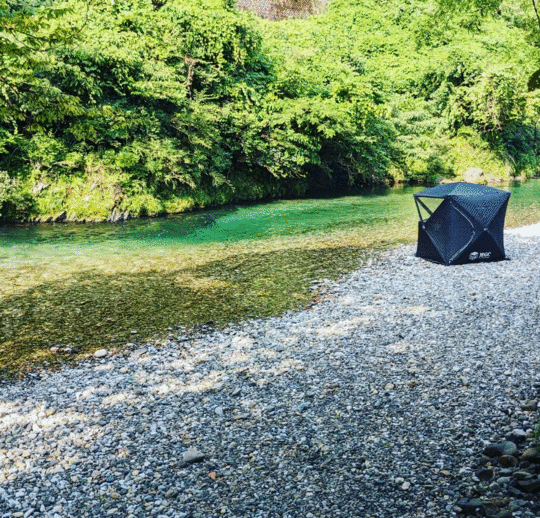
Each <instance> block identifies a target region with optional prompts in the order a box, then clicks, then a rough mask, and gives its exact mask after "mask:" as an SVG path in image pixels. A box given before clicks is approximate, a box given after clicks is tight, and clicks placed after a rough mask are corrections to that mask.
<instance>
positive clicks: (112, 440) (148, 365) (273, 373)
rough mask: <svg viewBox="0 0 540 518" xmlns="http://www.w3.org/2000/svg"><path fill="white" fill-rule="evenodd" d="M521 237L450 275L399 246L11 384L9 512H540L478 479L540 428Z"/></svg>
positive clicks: (3, 396) (4, 450) (0, 445)
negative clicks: (200, 324) (229, 312)
mask: <svg viewBox="0 0 540 518" xmlns="http://www.w3.org/2000/svg"><path fill="white" fill-rule="evenodd" d="M505 240H506V243H505V244H506V252H507V255H508V256H509V258H510V260H509V261H502V262H497V263H484V264H471V265H465V266H452V267H446V266H442V265H437V264H432V263H430V262H427V261H424V260H422V259H418V258H416V257H415V256H414V253H415V247H414V246H412V245H407V246H400V247H398V248H395V249H392V250H390V251H388V252H385V253H383V254H382V256H381V258H380V260H379V261H376V262H373V264H369V265H364V266H363V267H362V268H361V269H359V270H358V271H355V272H353V273H351V274H349V275H347V276H346V277H343V278H342V279H340V280H339V281H337V282H322V283H319V284H318V285H316V284H314V290H317V291H318V297H317V300H316V302H314V303H313V304H312V305H311V306H310V307H309V308H307V309H305V310H302V311H298V312H287V313H286V314H284V315H283V316H281V317H279V318H268V319H261V320H252V321H248V322H244V323H242V324H239V325H231V326H229V327H228V328H227V329H225V330H220V331H208V332H204V333H202V332H201V333H198V334H193V335H189V336H181V335H180V336H178V334H174V333H171V336H170V339H169V340H165V341H164V343H163V344H160V345H158V344H145V345H140V344H139V345H137V346H135V345H133V346H132V347H128V348H127V349H126V350H125V351H124V352H123V353H120V354H117V355H114V356H105V357H103V358H97V359H92V360H91V361H86V362H81V363H80V364H78V365H77V366H76V367H65V368H64V369H63V370H61V371H60V372H52V373H42V374H40V375H39V376H36V377H35V378H30V377H29V378H24V379H22V380H20V381H17V382H14V383H9V384H4V385H1V386H0V517H12V516H13V517H24V518H28V517H30V516H32V517H38V516H39V517H51V518H64V517H66V518H67V517H77V518H78V517H107V516H112V517H132V516H133V517H157V518H163V517H171V518H197V517H217V516H223V517H231V518H232V517H243V516H250V517H261V518H262V517H268V518H270V517H276V518H278V517H279V518H297V517H298V518H314V517H317V518H322V517H325V518H333V517H363V518H364V517H365V518H369V517H372V518H384V517H389V518H409V517H410V518H412V517H415V518H419V517H443V516H460V514H459V513H463V512H470V513H472V514H474V512H480V513H486V514H488V512H487V511H486V510H480V511H474V510H473V511H468V510H467V509H463V508H460V507H459V505H456V504H458V503H459V502H460V501H461V502H463V498H465V497H473V496H475V495H480V497H481V498H490V497H492V496H497V495H498V496H499V501H498V503H497V505H496V506H495V507H497V506H499V507H497V509H495V511H493V513H492V514H490V516H496V515H500V516H503V514H501V513H504V512H506V513H507V514H506V516H521V517H523V518H533V517H540V505H539V504H538V495H536V494H534V493H530V494H528V493H522V492H520V490H519V489H518V488H517V487H515V488H514V491H513V493H512V494H507V493H504V494H502V496H501V491H502V490H503V489H504V487H503V486H504V483H505V482H508V480H509V479H510V477H509V476H506V479H508V480H504V481H502V482H501V481H500V480H498V479H495V480H493V477H495V471H497V470H498V469H499V468H500V466H499V465H498V464H497V462H498V461H497V460H496V459H495V460H493V461H492V463H493V466H494V470H495V471H494V472H493V474H492V475H493V477H487V478H486V476H487V475H489V474H490V473H489V472H488V473H487V475H486V474H485V473H484V476H483V477H482V478H481V479H479V478H478V476H477V473H478V467H479V465H480V464H482V465H484V466H486V465H487V467H484V469H487V470H489V469H490V464H489V462H487V461H486V457H485V456H482V453H485V449H486V447H487V446H488V445H489V444H491V443H497V441H500V440H502V439H504V438H505V436H506V435H507V434H508V433H514V434H518V435H519V436H520V437H522V438H523V437H526V436H527V435H529V436H530V435H531V434H532V430H533V429H534V426H535V424H536V422H537V419H538V417H537V413H536V412H535V411H534V408H535V407H534V401H535V400H536V399H537V397H538V391H539V390H540V304H539V303H540V237H534V236H533V237H522V236H519V235H516V234H512V235H511V234H507V235H506V239H505ZM527 405H528V406H527ZM517 460H518V462H519V459H517ZM531 466H532V467H531ZM535 466H536V465H535V464H534V463H532V464H530V465H529V463H523V462H521V468H522V471H524V472H525V473H528V475H527V477H529V478H530V479H534V480H536V479H537V478H538V474H537V471H535V469H536V467H535ZM516 469H517V468H516ZM499 474H500V473H499ZM503 474H504V473H503ZM506 474H507V475H508V473H506ZM524 477H525V476H524ZM535 477H536V478H535ZM499 478H504V477H499ZM478 488H480V489H481V491H480V492H478ZM499 490H500V491H499ZM503 497H504V498H503ZM460 499H461V500H460ZM497 513H498V514H497ZM508 513H510V514H508Z"/></svg>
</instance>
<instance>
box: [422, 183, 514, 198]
mask: <svg viewBox="0 0 540 518" xmlns="http://www.w3.org/2000/svg"><path fill="white" fill-rule="evenodd" d="M414 196H417V197H421V198H446V197H447V196H474V197H477V196H482V197H496V198H505V197H507V196H510V193H509V192H507V191H502V190H501V189H495V188H494V187H487V186H486V185H478V184H475V183H467V182H455V183H447V184H443V185H437V187H431V188H430V189H425V190H423V191H420V192H417V193H415V194H414Z"/></svg>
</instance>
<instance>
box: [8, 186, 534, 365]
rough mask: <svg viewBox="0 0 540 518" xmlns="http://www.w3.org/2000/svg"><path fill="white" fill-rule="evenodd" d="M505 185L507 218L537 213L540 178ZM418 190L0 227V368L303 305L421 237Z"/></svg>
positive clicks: (514, 220) (518, 221)
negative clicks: (386, 251) (110, 220)
mask: <svg viewBox="0 0 540 518" xmlns="http://www.w3.org/2000/svg"><path fill="white" fill-rule="evenodd" d="M508 189H510V190H511V191H512V197H511V199H510V204H509V209H508V215H507V225H508V226H522V225H527V224H531V223H536V222H538V221H540V180H533V181H529V182H527V183H525V184H523V185H515V186H510V187H508ZM418 190H422V188H420V187H416V188H410V187H409V188H397V189H373V190H369V191H364V192H363V193H362V194H359V195H355V196H343V197H335V198H330V199H303V200H285V201H277V202H272V203H267V204H258V205H252V206H240V207H226V208H222V209H218V210H212V211H205V212H200V213H194V214H185V215H179V216H174V217H169V218H162V219H151V220H137V221H128V222H125V223H121V224H86V225H77V224H56V225H36V226H30V225H27V226H13V227H0V369H4V370H5V371H6V372H8V371H12V370H13V369H14V368H16V369H18V370H20V369H21V368H24V365H27V366H29V367H31V366H32V365H34V366H35V365H36V364H40V363H43V362H45V363H54V362H56V361H57V360H58V358H59V355H58V354H51V352H50V350H49V349H50V347H52V346H60V347H64V346H69V347H74V348H75V349H76V350H77V351H78V354H79V355H82V354H85V353H88V352H92V351H93V350H95V349H97V348H100V347H115V346H120V345H122V344H124V343H126V342H128V341H132V340H133V338H134V337H137V339H140V340H143V339H147V338H149V337H151V336H156V335H164V334H166V332H167V328H169V327H175V326H186V327H190V326H193V325H196V324H200V323H205V322H207V321H213V322H214V324H215V325H221V324H225V323H227V322H230V321H236V320H239V319H243V318H245V317H246V316H248V315H254V316H265V315H271V314H279V313H280V312H282V311H284V310H286V309H291V308H295V307H299V306H302V305H304V304H305V303H306V302H308V301H309V299H310V297H311V292H310V289H309V285H310V282H311V281H312V280H314V279H318V278H321V277H328V278H335V277H336V276H338V275H339V274H341V273H343V272H345V271H347V270H350V269H352V268H355V267H358V266H359V265H360V264H361V263H362V261H364V260H366V259H367V258H368V257H371V256H373V255H374V254H376V253H377V251H378V250H380V249H383V248H386V247H388V246H390V245H393V244H397V243H402V242H411V241H414V240H415V238H416V229H417V214H416V209H415V205H414V202H413V199H412V194H413V193H414V192H416V191H418ZM132 330H136V331H137V335H132V334H131V331H132Z"/></svg>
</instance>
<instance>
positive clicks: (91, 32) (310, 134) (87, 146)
mask: <svg viewBox="0 0 540 518" xmlns="http://www.w3.org/2000/svg"><path fill="white" fill-rule="evenodd" d="M475 1H476V0H475ZM477 4H478V5H477ZM482 5H483V4H482ZM471 6H472V7H471V9H469V10H468V11H467V12H465V13H464V14H463V13H462V15H460V16H453V17H451V16H449V15H447V13H448V12H450V11H451V10H452V9H451V7H452V6H451V5H450V4H448V5H447V7H448V9H446V10H445V11H444V12H442V11H437V9H438V5H437V4H436V3H432V2H421V1H420V0H406V1H404V2H395V1H394V0H383V2H380V1H379V2H375V1H372V0H334V1H333V2H332V3H331V4H330V5H329V8H328V10H327V12H326V13H325V14H324V15H320V16H314V17H312V18H309V19H306V20H287V21H280V22H269V21H265V20H259V19H257V18H256V17H255V16H254V15H252V14H251V13H246V12H240V11H238V10H236V9H235V7H234V5H233V3H232V1H231V0H196V1H194V0H165V1H163V0H162V1H157V0H154V1H151V0H115V2H107V3H100V4H95V5H94V4H92V3H86V2H80V1H79V0H72V1H70V2H69V3H61V2H54V3H52V4H51V3H42V2H40V1H38V0H36V1H34V2H27V1H26V2H25V1H24V0H20V1H19V2H13V1H8V0H4V1H3V2H2V1H1V0H0V21H1V23H2V26H3V30H2V31H0V56H1V58H0V59H1V62H0V169H1V170H3V171H5V172H4V173H1V175H0V211H1V212H2V216H0V217H4V218H6V217H10V218H18V219H21V218H30V219H34V218H49V217H56V218H61V219H64V218H67V219H79V220H81V219H106V218H107V217H108V216H109V215H110V214H111V213H112V212H113V211H114V212H115V213H116V214H124V215H125V214H126V213H129V214H131V215H155V214H159V213H161V212H175V211H184V210H191V209H193V208H197V207H202V206H208V205H211V204H222V203H227V202H230V201H237V200H245V199H260V198H263V197H266V196H272V197H275V196H287V195H299V194H302V193H305V192H306V190H308V189H313V190H315V189H319V190H320V189H323V190H329V189H334V188H342V187H348V186H357V185H362V184H366V183H379V182H385V181H386V182H388V181H390V182H392V181H416V182H426V181H432V180H434V179H436V178H438V177H440V176H444V175H446V176H452V175H459V174H460V173H461V172H463V170H464V169H466V168H467V167H472V166H476V167H482V168H484V169H485V170H486V172H487V174H488V175H492V176H497V175H499V176H504V175H508V174H514V175H531V174H535V173H536V172H537V171H538V156H539V155H538V151H539V149H540V146H539V142H538V131H537V127H536V119H537V116H538V113H539V109H538V106H539V103H538V102H537V100H536V97H535V95H536V94H535V93H534V92H533V93H528V92H527V88H526V85H527V79H528V77H530V75H531V74H532V73H533V72H534V71H535V70H536V69H537V68H538V66H537V65H538V61H539V60H538V51H537V50H536V47H535V45H534V41H533V38H531V25H530V19H531V16H530V13H527V12H521V11H519V12H518V11H516V10H515V9H514V10H510V9H509V8H505V9H502V10H501V11H499V13H498V14H497V13H496V14H495V17H486V16H485V13H484V12H482V9H481V7H482V6H481V5H480V3H478V2H477V3H475V4H474V5H472V4H471ZM486 6H487V4H486ZM486 6H484V7H486ZM484 10H485V11H486V12H488V11H490V12H491V11H492V9H487V7H486V8H485V9H484ZM436 16H438V17H439V21H441V23H438V24H437V23H434V20H435V19H436V18H435V17H436ZM442 21H444V23H442ZM473 31H474V32H473Z"/></svg>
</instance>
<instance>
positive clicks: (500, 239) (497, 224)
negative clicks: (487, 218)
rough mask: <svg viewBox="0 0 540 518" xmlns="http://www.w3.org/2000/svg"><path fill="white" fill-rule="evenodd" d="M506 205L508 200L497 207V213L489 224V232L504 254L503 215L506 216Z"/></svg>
mask: <svg viewBox="0 0 540 518" xmlns="http://www.w3.org/2000/svg"><path fill="white" fill-rule="evenodd" d="M507 206H508V200H506V202H505V203H503V205H502V206H501V207H500V208H499V210H498V212H497V214H495V217H494V218H493V221H492V222H491V223H490V225H489V227H488V228H489V233H490V234H491V236H492V237H493V239H494V240H495V242H496V243H497V246H498V247H499V248H500V250H501V251H502V253H503V255H504V217H505V216H506V208H507Z"/></svg>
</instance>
